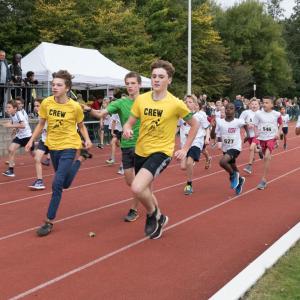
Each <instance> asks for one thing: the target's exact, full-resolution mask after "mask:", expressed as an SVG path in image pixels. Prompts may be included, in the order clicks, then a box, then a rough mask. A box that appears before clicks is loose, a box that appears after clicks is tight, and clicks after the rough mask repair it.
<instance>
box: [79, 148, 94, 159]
mask: <svg viewBox="0 0 300 300" xmlns="http://www.w3.org/2000/svg"><path fill="white" fill-rule="evenodd" d="M80 156H82V157H83V158H84V159H88V158H92V157H93V154H92V153H90V152H89V151H87V150H86V149H80Z"/></svg>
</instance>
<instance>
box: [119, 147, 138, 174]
mask: <svg viewBox="0 0 300 300" xmlns="http://www.w3.org/2000/svg"><path fill="white" fill-rule="evenodd" d="M134 150H135V148H134V147H132V148H121V151H122V164H123V169H124V170H126V169H131V168H134Z"/></svg>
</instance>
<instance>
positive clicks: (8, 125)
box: [2, 121, 25, 129]
mask: <svg viewBox="0 0 300 300" xmlns="http://www.w3.org/2000/svg"><path fill="white" fill-rule="evenodd" d="M2 125H3V127H6V128H20V129H24V128H25V123H24V122H23V121H21V122H20V123H14V124H12V123H10V122H7V123H4V124H2Z"/></svg>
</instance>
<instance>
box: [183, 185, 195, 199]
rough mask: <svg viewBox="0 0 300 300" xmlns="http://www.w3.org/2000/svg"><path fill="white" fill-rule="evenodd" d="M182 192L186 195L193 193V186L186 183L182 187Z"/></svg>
mask: <svg viewBox="0 0 300 300" xmlns="http://www.w3.org/2000/svg"><path fill="white" fill-rule="evenodd" d="M184 194H185V195H187V196H188V195H192V194H193V187H192V186H191V185H190V184H187V185H186V186H185V187H184Z"/></svg>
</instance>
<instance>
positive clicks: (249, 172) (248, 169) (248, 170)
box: [244, 165, 252, 174]
mask: <svg viewBox="0 0 300 300" xmlns="http://www.w3.org/2000/svg"><path fill="white" fill-rule="evenodd" d="M244 171H245V172H246V173H248V174H252V166H251V165H247V166H246V167H245V168H244Z"/></svg>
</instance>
